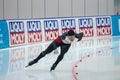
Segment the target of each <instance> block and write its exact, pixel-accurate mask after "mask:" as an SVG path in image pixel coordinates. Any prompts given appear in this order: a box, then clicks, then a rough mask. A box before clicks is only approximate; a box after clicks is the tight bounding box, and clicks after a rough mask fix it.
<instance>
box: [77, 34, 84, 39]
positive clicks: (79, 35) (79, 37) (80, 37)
mask: <svg viewBox="0 0 120 80" xmlns="http://www.w3.org/2000/svg"><path fill="white" fill-rule="evenodd" d="M83 35H84V33H83V32H81V33H79V34H78V41H80V40H81V39H82V37H83Z"/></svg>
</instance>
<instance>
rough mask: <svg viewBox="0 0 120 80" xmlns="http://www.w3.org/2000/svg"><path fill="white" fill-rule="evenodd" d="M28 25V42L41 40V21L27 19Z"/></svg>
mask: <svg viewBox="0 0 120 80" xmlns="http://www.w3.org/2000/svg"><path fill="white" fill-rule="evenodd" d="M27 27H28V42H29V43H31V42H41V41H42V32H41V22H40V21H27Z"/></svg>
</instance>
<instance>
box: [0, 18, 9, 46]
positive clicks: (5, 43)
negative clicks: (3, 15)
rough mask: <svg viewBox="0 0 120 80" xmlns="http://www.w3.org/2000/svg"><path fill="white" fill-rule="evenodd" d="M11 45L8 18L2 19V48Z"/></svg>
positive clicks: (0, 38)
mask: <svg viewBox="0 0 120 80" xmlns="http://www.w3.org/2000/svg"><path fill="white" fill-rule="evenodd" d="M7 47H9V33H8V27H7V22H6V20H1V21H0V48H7Z"/></svg>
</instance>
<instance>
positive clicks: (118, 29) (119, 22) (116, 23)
mask: <svg viewBox="0 0 120 80" xmlns="http://www.w3.org/2000/svg"><path fill="white" fill-rule="evenodd" d="M119 35H120V16H112V36H119Z"/></svg>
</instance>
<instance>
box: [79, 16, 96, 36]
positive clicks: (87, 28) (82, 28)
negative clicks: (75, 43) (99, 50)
mask: <svg viewBox="0 0 120 80" xmlns="http://www.w3.org/2000/svg"><path fill="white" fill-rule="evenodd" d="M78 25H79V32H83V33H84V37H92V36H94V28H93V18H79V19H78Z"/></svg>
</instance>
